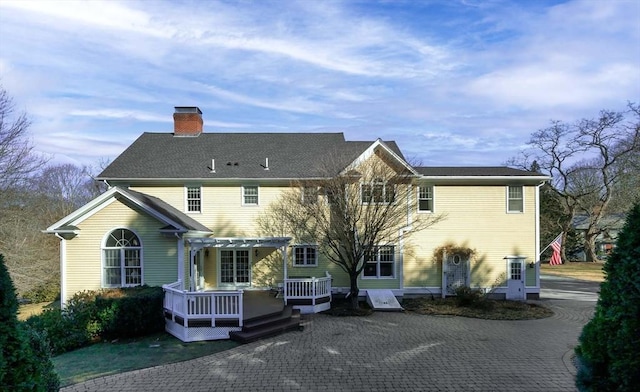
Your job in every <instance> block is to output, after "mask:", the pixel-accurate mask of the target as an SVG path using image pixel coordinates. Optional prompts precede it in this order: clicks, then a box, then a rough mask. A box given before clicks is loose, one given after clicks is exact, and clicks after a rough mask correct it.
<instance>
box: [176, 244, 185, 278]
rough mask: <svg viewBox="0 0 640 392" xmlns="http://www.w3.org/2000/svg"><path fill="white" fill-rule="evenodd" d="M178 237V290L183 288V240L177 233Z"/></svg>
mask: <svg viewBox="0 0 640 392" xmlns="http://www.w3.org/2000/svg"><path fill="white" fill-rule="evenodd" d="M176 237H178V280H179V281H180V290H184V281H185V276H184V240H183V239H182V237H181V236H180V235H179V234H176Z"/></svg>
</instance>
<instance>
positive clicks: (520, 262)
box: [507, 258, 525, 300]
mask: <svg viewBox="0 0 640 392" xmlns="http://www.w3.org/2000/svg"><path fill="white" fill-rule="evenodd" d="M524 275H525V269H524V259H521V258H515V259H507V276H508V279H507V299H513V300H524V299H525V292H524Z"/></svg>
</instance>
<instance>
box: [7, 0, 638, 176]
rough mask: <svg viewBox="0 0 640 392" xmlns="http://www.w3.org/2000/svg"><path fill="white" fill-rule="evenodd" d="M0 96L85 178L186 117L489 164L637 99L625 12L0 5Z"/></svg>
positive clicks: (446, 5)
mask: <svg viewBox="0 0 640 392" xmlns="http://www.w3.org/2000/svg"><path fill="white" fill-rule="evenodd" d="M0 84H2V85H3V86H4V88H5V89H6V90H7V91H8V93H9V94H10V95H11V96H13V98H14V101H15V104H16V106H17V108H18V109H19V110H24V111H26V112H27V113H28V114H29V116H30V117H31V119H32V126H31V128H30V133H31V137H32V140H33V142H34V144H35V146H36V150H37V151H39V152H41V153H43V154H46V155H49V156H52V157H53V160H54V162H71V163H76V164H87V165H93V166H97V165H98V162H99V161H100V160H105V159H113V158H114V157H115V156H117V155H118V154H119V153H120V152H122V151H123V150H124V149H125V148H126V147H127V146H128V145H129V144H130V143H131V142H132V141H133V140H135V139H136V138H137V137H138V136H139V135H140V134H141V133H142V132H171V131H172V130H173V124H172V122H173V119H172V114H173V107H174V106H199V107H200V108H201V109H202V111H203V113H204V122H205V132H344V133H345V136H346V138H347V139H348V140H375V139H376V138H378V137H379V138H382V139H384V140H396V141H397V143H398V144H399V146H400V148H401V149H402V150H403V152H404V153H405V156H407V158H409V160H410V161H412V162H414V163H420V164H423V165H429V166H458V165H472V166H475V165H481V166H496V165H501V164H503V163H504V162H505V161H506V160H507V159H508V158H509V157H511V156H514V155H516V154H517V152H518V151H519V150H521V149H522V148H523V147H524V146H525V143H526V141H527V140H528V139H529V135H530V134H531V133H532V132H534V131H536V130H538V129H540V128H544V127H546V126H548V125H549V121H550V120H563V121H574V120H578V119H580V118H584V117H594V116H596V115H597V113H598V112H599V111H600V110H601V109H613V110H622V109H624V108H625V105H626V103H627V101H633V102H639V101H640V2H639V1H636V0H609V1H607V0H576V1H546V0H538V1H534V0H531V1H524V0H523V1H503V0H487V1H480V0H460V1H455V0H451V1H449V0H441V1H439V0H425V1H411V0H406V1H403V0H397V1H393V0H387V1H383V0H380V1H365V0H361V1H355V0H344V1H339V0H336V1H313V0H308V1H293V0H273V1H269V0H266V1H262V0H254V1H252V0H241V1H230V0H229V1H195V0H193V1H181V2H177V1H170V2H169V1H167V2H163V1H154V0H147V1H123V2H118V1H108V2H97V1H93V2H77V1H45V2H36V1H18V2H15V1H11V0H0Z"/></svg>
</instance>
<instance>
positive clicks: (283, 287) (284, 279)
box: [281, 245, 289, 305]
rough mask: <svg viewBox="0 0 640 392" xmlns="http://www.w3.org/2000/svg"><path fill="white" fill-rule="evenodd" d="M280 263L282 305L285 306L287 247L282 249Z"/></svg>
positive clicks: (287, 275)
mask: <svg viewBox="0 0 640 392" xmlns="http://www.w3.org/2000/svg"><path fill="white" fill-rule="evenodd" d="M281 252H282V262H283V263H284V265H283V268H282V273H283V275H284V276H283V278H282V296H283V297H284V304H285V305H286V304H287V278H288V277H289V274H288V273H287V264H288V263H287V246H286V245H285V246H283V247H282V251H281Z"/></svg>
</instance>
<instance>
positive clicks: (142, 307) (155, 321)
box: [96, 286, 164, 339]
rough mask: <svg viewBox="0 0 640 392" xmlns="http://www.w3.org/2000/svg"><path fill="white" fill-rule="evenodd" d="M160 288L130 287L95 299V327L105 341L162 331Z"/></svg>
mask: <svg viewBox="0 0 640 392" xmlns="http://www.w3.org/2000/svg"><path fill="white" fill-rule="evenodd" d="M163 298H164V293H163V291H162V288H161V287H149V286H141V287H132V288H126V289H116V290H109V291H105V292H103V293H102V294H101V295H99V296H98V297H97V298H96V310H97V318H98V324H99V325H100V327H101V335H102V337H103V338H106V339H114V338H127V337H135V336H143V335H148V334H152V333H156V332H162V331H163V330H164V316H163V313H162V305H163V304H162V301H163Z"/></svg>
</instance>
